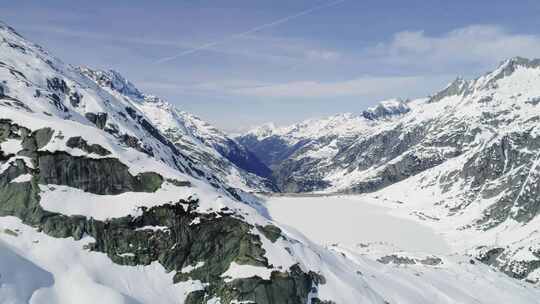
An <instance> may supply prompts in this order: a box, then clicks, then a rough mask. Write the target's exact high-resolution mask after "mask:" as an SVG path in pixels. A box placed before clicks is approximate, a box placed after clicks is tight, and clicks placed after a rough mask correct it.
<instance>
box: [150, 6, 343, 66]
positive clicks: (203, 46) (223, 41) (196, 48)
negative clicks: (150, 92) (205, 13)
mask: <svg viewBox="0 0 540 304" xmlns="http://www.w3.org/2000/svg"><path fill="white" fill-rule="evenodd" d="M345 1H346V0H337V1H332V2H329V3H326V4H322V5H319V6H315V7H312V8H310V9H307V10H304V11H301V12H299V13H296V14H294V15H290V16H287V17H284V18H281V19H278V20H276V21H273V22H270V23H266V24H263V25H259V26H257V27H254V28H252V29H250V30H247V31H245V32H241V33H237V34H233V35H231V36H228V37H226V38H224V39H222V40H218V41H214V42H209V43H206V44H203V45H201V46H198V47H195V48H192V49H189V50H185V51H183V52H181V53H178V54H176V55H174V56H170V57H165V58H161V59H159V60H156V61H155V63H163V62H167V61H171V60H174V59H176V58H179V57H182V56H185V55H189V54H193V53H195V52H197V51H200V50H205V49H208V48H211V47H213V46H216V45H220V44H223V43H225V42H227V41H229V40H232V39H235V38H240V37H242V36H246V35H249V34H253V33H256V32H258V31H260V30H263V29H267V28H271V27H274V26H276V25H280V24H282V23H285V22H288V21H290V20H293V19H296V18H298V17H302V16H305V15H307V14H310V13H313V12H314V11H318V10H321V9H323V8H328V7H332V6H335V5H338V4H340V3H342V2H345Z"/></svg>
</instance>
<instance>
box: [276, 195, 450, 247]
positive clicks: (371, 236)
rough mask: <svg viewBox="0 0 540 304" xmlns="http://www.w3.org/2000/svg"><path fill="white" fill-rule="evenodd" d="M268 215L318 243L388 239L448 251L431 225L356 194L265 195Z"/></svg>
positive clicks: (396, 242)
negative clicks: (392, 211)
mask: <svg viewBox="0 0 540 304" xmlns="http://www.w3.org/2000/svg"><path fill="white" fill-rule="evenodd" d="M265 199H266V207H267V209H268V212H269V214H270V216H271V217H272V219H274V220H275V221H277V222H279V223H281V224H284V225H287V226H290V227H293V228H295V229H296V230H298V231H300V232H302V233H303V234H305V235H306V236H307V237H308V238H310V239H311V240H313V241H315V242H318V243H320V244H323V245H326V244H332V243H341V244H345V245H356V244H358V243H367V242H388V243H391V244H393V245H395V246H397V247H399V248H401V249H403V250H407V251H420V252H426V253H434V254H441V253H448V252H449V251H450V249H449V246H448V245H447V244H446V242H445V241H444V239H443V238H442V237H441V236H440V235H437V234H436V233H435V232H434V231H433V230H432V229H431V228H429V227H427V226H424V225H422V224H421V223H418V222H415V221H412V220H407V219H403V218H399V217H396V216H393V215H391V214H390V212H389V211H390V209H389V208H385V207H382V206H378V205H374V204H372V203H366V202H363V201H362V200H361V198H359V197H358V196H346V195H343V196H329V197H265Z"/></svg>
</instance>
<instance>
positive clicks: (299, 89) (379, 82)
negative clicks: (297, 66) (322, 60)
mask: <svg viewBox="0 0 540 304" xmlns="http://www.w3.org/2000/svg"><path fill="white" fill-rule="evenodd" d="M423 80H424V78H423V77H372V76H364V77H360V78H356V79H352V80H346V81H341V82H318V81H298V82H288V83H281V84H270V85H263V86H258V87H249V88H241V89H236V90H233V91H232V93H235V94H239V95H247V96H256V97H296V98H329V97H344V96H371V95H376V94H381V93H384V92H389V91H391V92H398V91H399V90H401V89H402V90H403V91H405V89H406V88H407V87H410V86H415V85H418V84H419V83H421V82H422V81H423Z"/></svg>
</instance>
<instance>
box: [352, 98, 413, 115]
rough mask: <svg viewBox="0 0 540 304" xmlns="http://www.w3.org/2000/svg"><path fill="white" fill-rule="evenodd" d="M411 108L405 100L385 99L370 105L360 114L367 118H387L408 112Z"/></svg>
mask: <svg viewBox="0 0 540 304" xmlns="http://www.w3.org/2000/svg"><path fill="white" fill-rule="evenodd" d="M410 110H411V109H410V108H409V106H408V105H407V103H406V102H405V101H403V100H402V99H401V98H393V99H387V100H383V101H381V102H379V104H378V105H376V106H374V107H370V108H368V109H367V110H365V111H364V112H362V116H363V117H364V118H366V119H369V120H377V119H382V118H389V117H391V116H396V115H402V114H405V113H407V112H409V111H410Z"/></svg>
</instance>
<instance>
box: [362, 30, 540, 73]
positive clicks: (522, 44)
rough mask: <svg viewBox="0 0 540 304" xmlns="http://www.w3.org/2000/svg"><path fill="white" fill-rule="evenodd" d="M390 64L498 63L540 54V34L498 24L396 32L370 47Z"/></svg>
mask: <svg viewBox="0 0 540 304" xmlns="http://www.w3.org/2000/svg"><path fill="white" fill-rule="evenodd" d="M368 54H371V55H372V56H375V57H378V58H379V59H380V60H381V61H383V62H386V63H389V64H404V65H415V66H421V65H424V66H432V67H435V68H439V69H440V68H448V66H451V65H455V64H459V65H466V64H478V65H482V66H483V67H488V66H489V67H490V68H491V67H493V65H494V64H496V63H498V62H500V61H502V60H504V59H507V58H510V57H514V56H523V57H540V37H539V36H537V35H529V34H517V33H512V32H510V31H508V30H506V29H505V28H503V27H500V26H496V25H471V26H467V27H463V28H458V29H455V30H452V31H449V32H446V33H443V34H441V35H428V34H426V33H425V32H424V31H403V32H399V33H396V34H395V35H394V36H393V37H392V39H391V40H390V41H389V42H386V43H380V44H378V45H377V46H375V47H373V48H370V49H368Z"/></svg>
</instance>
